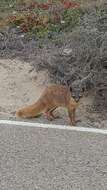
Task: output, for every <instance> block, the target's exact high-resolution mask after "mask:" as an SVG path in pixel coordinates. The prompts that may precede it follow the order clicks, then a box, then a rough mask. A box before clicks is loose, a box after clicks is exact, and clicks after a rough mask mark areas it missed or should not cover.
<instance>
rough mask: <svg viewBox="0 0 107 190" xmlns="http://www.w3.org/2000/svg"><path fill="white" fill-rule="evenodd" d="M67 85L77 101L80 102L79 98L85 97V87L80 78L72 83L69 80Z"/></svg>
mask: <svg viewBox="0 0 107 190" xmlns="http://www.w3.org/2000/svg"><path fill="white" fill-rule="evenodd" d="M67 85H68V86H69V89H70V92H71V97H72V98H73V99H74V100H75V101H76V102H79V100H80V99H81V98H82V97H83V95H84V91H85V88H84V87H83V85H82V84H81V81H80V80H77V81H75V82H73V83H72V84H71V83H70V81H67Z"/></svg>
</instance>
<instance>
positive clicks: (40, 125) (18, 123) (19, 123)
mask: <svg viewBox="0 0 107 190" xmlns="http://www.w3.org/2000/svg"><path fill="white" fill-rule="evenodd" d="M0 124H3V125H5V124H6V125H15V126H25V127H35V128H36V127H37V128H49V129H64V130H69V131H80V132H90V133H98V134H105V135H107V129H97V128H85V127H78V126H77V127H74V126H66V125H55V124H43V123H30V122H22V121H12V120H0Z"/></svg>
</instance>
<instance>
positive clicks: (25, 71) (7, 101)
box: [0, 59, 107, 128]
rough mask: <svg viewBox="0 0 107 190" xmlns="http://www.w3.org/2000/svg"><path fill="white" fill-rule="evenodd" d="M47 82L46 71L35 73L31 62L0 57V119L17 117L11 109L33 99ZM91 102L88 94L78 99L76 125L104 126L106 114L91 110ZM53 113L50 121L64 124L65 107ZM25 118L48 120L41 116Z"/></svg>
mask: <svg viewBox="0 0 107 190" xmlns="http://www.w3.org/2000/svg"><path fill="white" fill-rule="evenodd" d="M48 84H50V81H49V77H48V73H47V71H41V72H38V73H37V72H36V71H35V70H34V67H33V66H32V64H31V63H28V62H24V61H19V60H17V59H0V118H1V119H14V120H15V119H16V120H18V118H16V117H15V111H16V110H17V109H19V108H20V107H22V106H25V105H29V104H31V103H33V102H35V101H36V100H37V99H38V98H39V96H40V94H41V93H42V92H43V90H44V88H45V87H46V86H47V85H48ZM92 104H93V96H91V94H90V95H88V96H87V97H84V98H83V99H82V100H81V102H80V106H79V107H78V109H77V113H76V115H77V119H79V120H81V121H80V122H78V123H77V126H82V127H83V126H84V127H97V128H106V127H107V113H106V112H105V113H104V112H103V113H101V112H99V113H97V112H94V111H93V110H92ZM56 114H58V115H60V119H56V120H54V121H51V123H54V124H65V125H68V123H69V120H68V115H67V111H66V110H65V109H62V108H59V109H58V110H56ZM21 120H22V119H21ZM27 121H28V120H27ZM29 121H32V122H42V123H50V122H49V121H47V120H46V118H44V117H43V116H41V117H40V118H34V119H30V120H29Z"/></svg>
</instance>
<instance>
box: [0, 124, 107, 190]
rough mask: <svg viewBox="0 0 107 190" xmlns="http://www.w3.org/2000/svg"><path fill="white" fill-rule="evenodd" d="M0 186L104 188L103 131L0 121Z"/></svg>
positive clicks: (8, 189)
mask: <svg viewBox="0 0 107 190" xmlns="http://www.w3.org/2000/svg"><path fill="white" fill-rule="evenodd" d="M0 190H107V135H103V134H95V133H87V132H77V131H75V132H74V131H68V130H59V129H43V128H36V127H35V128H34V127H33V128H31V127H21V126H17V127H16V126H11V125H0Z"/></svg>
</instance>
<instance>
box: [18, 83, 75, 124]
mask: <svg viewBox="0 0 107 190" xmlns="http://www.w3.org/2000/svg"><path fill="white" fill-rule="evenodd" d="M77 106H78V103H76V102H75V100H74V99H73V98H71V92H70V90H69V88H68V87H66V86H62V85H51V86H48V87H47V88H46V89H45V90H44V92H43V94H42V95H41V97H40V98H39V99H38V101H37V102H36V103H34V104H32V105H30V106H27V107H25V108H22V109H20V110H19V111H17V112H16V115H17V116H18V117H22V118H31V117H36V116H38V115H39V114H42V113H45V114H46V116H47V119H49V120H51V119H54V118H55V116H54V114H53V111H54V110H55V109H56V108H58V107H66V108H67V110H68V114H69V118H70V121H71V124H73V125H74V124H75V110H76V108H77Z"/></svg>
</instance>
